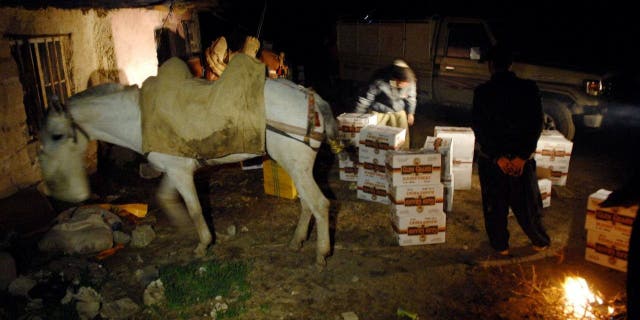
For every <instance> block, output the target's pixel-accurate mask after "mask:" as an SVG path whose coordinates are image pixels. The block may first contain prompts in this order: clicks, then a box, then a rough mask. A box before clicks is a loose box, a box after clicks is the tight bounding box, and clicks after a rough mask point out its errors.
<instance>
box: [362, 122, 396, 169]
mask: <svg viewBox="0 0 640 320" xmlns="http://www.w3.org/2000/svg"><path fill="white" fill-rule="evenodd" d="M405 132H406V129H402V128H395V127H389V126H378V125H369V126H366V127H364V128H362V130H361V131H360V135H359V139H360V141H359V143H358V147H359V150H358V156H359V162H369V163H373V162H374V159H377V160H378V162H379V163H384V162H385V159H386V155H387V151H389V150H398V149H399V148H400V146H401V145H402V144H403V143H404V140H405Z"/></svg>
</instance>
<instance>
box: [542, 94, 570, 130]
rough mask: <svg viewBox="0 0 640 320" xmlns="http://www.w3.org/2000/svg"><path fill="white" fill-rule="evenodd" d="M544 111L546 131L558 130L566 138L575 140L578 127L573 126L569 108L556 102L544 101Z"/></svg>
mask: <svg viewBox="0 0 640 320" xmlns="http://www.w3.org/2000/svg"><path fill="white" fill-rule="evenodd" d="M542 110H543V112H544V129H545V130H558V131H560V133H562V134H563V135H564V136H565V138H567V139H569V140H573V137H574V136H575V134H576V127H575V125H574V124H573V118H572V116H571V111H569V108H567V107H566V106H565V105H564V104H562V103H560V102H558V101H556V100H549V101H543V103H542Z"/></svg>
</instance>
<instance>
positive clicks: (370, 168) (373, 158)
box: [357, 125, 406, 204]
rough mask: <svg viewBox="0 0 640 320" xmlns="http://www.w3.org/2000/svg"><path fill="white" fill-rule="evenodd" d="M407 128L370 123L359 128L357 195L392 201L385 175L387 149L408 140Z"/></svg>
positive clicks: (374, 199) (375, 199)
mask: <svg viewBox="0 0 640 320" xmlns="http://www.w3.org/2000/svg"><path fill="white" fill-rule="evenodd" d="M405 132H406V130H405V129H402V128H395V127H388V126H378V125H369V126H366V127H364V128H362V130H361V131H360V135H359V140H360V141H359V147H358V181H357V184H358V191H357V197H358V199H364V200H369V201H377V202H380V203H385V204H387V203H389V198H388V197H387V193H388V191H389V188H388V185H389V184H388V181H387V175H386V171H387V170H386V165H385V161H386V156H387V152H388V151H394V150H398V149H399V148H400V146H401V145H402V144H403V143H404V140H405Z"/></svg>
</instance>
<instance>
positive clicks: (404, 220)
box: [392, 212, 447, 246]
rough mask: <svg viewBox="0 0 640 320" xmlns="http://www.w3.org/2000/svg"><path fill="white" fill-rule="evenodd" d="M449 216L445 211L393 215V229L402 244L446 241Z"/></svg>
mask: <svg viewBox="0 0 640 320" xmlns="http://www.w3.org/2000/svg"><path fill="white" fill-rule="evenodd" d="M446 222H447V216H446V215H445V213H444V212H438V213H429V214H415V215H414V214H409V215H402V216H398V215H395V214H393V215H392V226H393V230H394V231H395V234H396V236H397V239H398V244H399V245H401V246H410V245H421V244H433V243H444V242H445V240H446V230H447V228H446Z"/></svg>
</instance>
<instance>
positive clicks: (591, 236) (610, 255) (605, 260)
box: [584, 230, 629, 272]
mask: <svg viewBox="0 0 640 320" xmlns="http://www.w3.org/2000/svg"><path fill="white" fill-rule="evenodd" d="M628 254H629V237H628V236H625V235H622V234H619V233H615V232H614V233H609V232H599V231H594V230H588V232H587V247H586V249H585V256H584V257H585V260H587V261H591V262H595V263H597V264H600V265H603V266H606V267H609V268H613V269H616V270H620V271H622V272H627V260H628Z"/></svg>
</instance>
